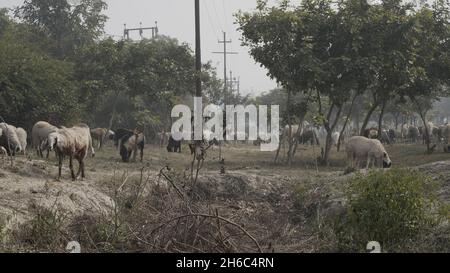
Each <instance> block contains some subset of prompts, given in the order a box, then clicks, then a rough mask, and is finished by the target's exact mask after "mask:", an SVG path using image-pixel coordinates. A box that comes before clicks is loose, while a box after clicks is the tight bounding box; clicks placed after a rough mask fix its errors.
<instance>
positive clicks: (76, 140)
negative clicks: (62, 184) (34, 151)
mask: <svg viewBox="0 0 450 273" xmlns="http://www.w3.org/2000/svg"><path fill="white" fill-rule="evenodd" d="M47 145H48V146H49V147H50V150H55V151H56V155H57V157H58V167H59V169H58V180H59V179H61V168H62V162H63V159H64V156H68V157H69V168H70V173H71V175H72V180H76V179H77V178H78V177H79V175H80V173H81V177H82V178H85V171H84V159H85V158H86V156H87V154H88V151H89V149H90V150H91V152H92V156H93V157H94V155H95V151H94V148H93V146H92V138H91V132H90V129H89V126H87V125H86V124H78V125H76V126H74V127H72V128H66V127H62V128H61V129H58V130H57V131H56V132H52V133H50V134H49V135H48V137H47ZM74 158H75V159H76V160H77V161H78V163H79V167H78V173H77V175H76V176H75V173H74V171H73V159H74Z"/></svg>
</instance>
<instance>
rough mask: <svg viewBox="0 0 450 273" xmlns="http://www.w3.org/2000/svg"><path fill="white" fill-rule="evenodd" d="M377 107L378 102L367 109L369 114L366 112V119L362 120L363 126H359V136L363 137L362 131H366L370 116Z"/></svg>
mask: <svg viewBox="0 0 450 273" xmlns="http://www.w3.org/2000/svg"><path fill="white" fill-rule="evenodd" d="M378 105H379V103H378V102H376V103H374V104H373V105H372V107H371V108H370V109H369V112H367V115H366V117H365V118H364V123H363V125H362V126H361V131H360V132H359V134H360V135H361V136H362V135H364V131H365V130H366V127H367V124H369V120H370V117H371V116H372V114H373V112H374V111H375V109H377V107H378Z"/></svg>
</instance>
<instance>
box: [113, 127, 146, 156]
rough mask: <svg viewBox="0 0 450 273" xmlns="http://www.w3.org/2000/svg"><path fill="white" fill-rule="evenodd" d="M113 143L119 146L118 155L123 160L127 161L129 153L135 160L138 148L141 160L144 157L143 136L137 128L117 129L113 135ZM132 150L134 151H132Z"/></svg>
mask: <svg viewBox="0 0 450 273" xmlns="http://www.w3.org/2000/svg"><path fill="white" fill-rule="evenodd" d="M114 145H116V147H120V156H121V157H122V161H123V162H129V161H130V157H131V155H133V160H134V161H135V160H136V152H137V150H138V149H139V151H140V156H141V162H142V160H143V157H144V146H145V136H144V134H143V133H140V132H138V131H137V130H134V131H131V130H127V129H117V130H116V134H115V136H114ZM133 151H135V152H134V153H133Z"/></svg>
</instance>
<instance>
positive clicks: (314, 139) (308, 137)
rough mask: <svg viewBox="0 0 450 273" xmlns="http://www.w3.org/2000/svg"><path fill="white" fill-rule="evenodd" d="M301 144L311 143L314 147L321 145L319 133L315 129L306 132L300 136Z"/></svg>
mask: <svg viewBox="0 0 450 273" xmlns="http://www.w3.org/2000/svg"><path fill="white" fill-rule="evenodd" d="M298 142H299V143H301V144H304V145H305V144H308V143H310V144H311V146H312V145H320V141H319V137H318V136H317V133H316V131H315V130H313V129H308V130H305V131H304V132H303V133H302V134H301V135H300V136H299V141H298Z"/></svg>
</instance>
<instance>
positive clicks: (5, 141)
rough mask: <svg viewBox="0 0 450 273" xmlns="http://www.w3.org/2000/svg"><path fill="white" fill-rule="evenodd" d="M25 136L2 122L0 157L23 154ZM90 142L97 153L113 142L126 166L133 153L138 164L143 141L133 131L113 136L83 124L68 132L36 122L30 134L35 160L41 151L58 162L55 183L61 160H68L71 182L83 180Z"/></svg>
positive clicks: (141, 136)
mask: <svg viewBox="0 0 450 273" xmlns="http://www.w3.org/2000/svg"><path fill="white" fill-rule="evenodd" d="M27 137H28V136H27V132H26V131H25V130H24V129H23V128H16V127H15V126H13V125H10V124H7V123H5V122H3V123H0V155H2V156H3V157H4V156H5V155H8V156H15V155H16V154H20V153H22V154H26V148H27ZM93 139H94V140H97V142H98V143H99V144H98V147H99V149H100V148H101V146H102V144H103V142H104V141H105V140H107V139H113V140H114V143H115V145H116V146H117V147H118V148H120V155H121V157H122V160H123V161H125V162H128V161H129V160H130V158H131V156H132V154H133V153H134V157H136V153H137V150H138V149H139V150H140V152H141V161H142V158H143V150H144V143H145V137H144V135H143V133H141V132H138V131H137V130H127V129H118V130H117V131H116V132H113V131H111V130H107V129H104V128H96V129H92V130H91V129H90V128H89V126H88V125H86V124H77V125H75V126H73V127H71V128H67V127H64V126H61V127H60V128H58V127H56V126H54V125H52V124H50V123H48V122H45V121H39V122H37V123H36V124H35V125H34V126H33V128H32V131H31V140H32V144H33V145H32V146H33V148H35V149H36V151H37V154H38V156H40V157H44V154H43V151H47V155H46V157H47V158H48V156H49V153H50V152H51V151H54V152H55V154H56V157H57V159H58V180H59V179H60V178H61V169H62V163H63V160H64V159H65V158H66V157H67V158H68V159H69V169H70V174H71V177H72V180H76V179H78V178H79V177H80V175H81V178H85V165H84V160H85V159H86V157H87V156H88V153H90V154H91V155H92V157H94V156H95V150H94V146H93ZM73 160H77V161H78V164H79V168H78V172H77V174H75V172H74V168H73Z"/></svg>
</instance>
